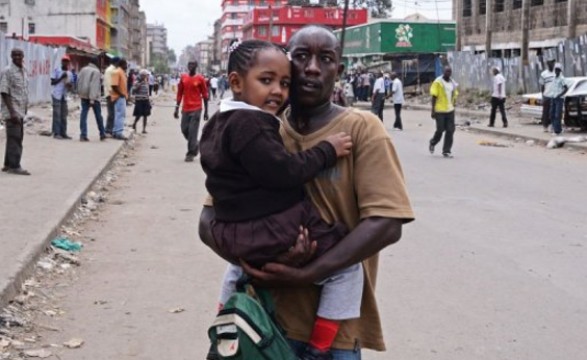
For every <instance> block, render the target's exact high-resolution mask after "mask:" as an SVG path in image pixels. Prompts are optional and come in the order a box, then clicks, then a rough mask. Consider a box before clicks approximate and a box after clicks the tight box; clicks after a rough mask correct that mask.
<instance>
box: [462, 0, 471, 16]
mask: <svg viewBox="0 0 587 360" xmlns="http://www.w3.org/2000/svg"><path fill="white" fill-rule="evenodd" d="M472 8H473V4H472V2H471V0H463V16H464V17H467V16H471V15H473V11H472V10H473V9H472Z"/></svg>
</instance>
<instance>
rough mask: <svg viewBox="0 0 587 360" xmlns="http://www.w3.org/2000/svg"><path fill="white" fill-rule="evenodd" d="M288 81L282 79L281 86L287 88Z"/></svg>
mask: <svg viewBox="0 0 587 360" xmlns="http://www.w3.org/2000/svg"><path fill="white" fill-rule="evenodd" d="M289 85H290V82H289V81H282V82H281V86H282V87H284V88H289Z"/></svg>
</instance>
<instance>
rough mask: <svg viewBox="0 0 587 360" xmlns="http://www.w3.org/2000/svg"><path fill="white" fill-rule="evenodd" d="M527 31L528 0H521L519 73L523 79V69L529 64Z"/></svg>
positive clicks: (528, 27) (528, 19) (525, 89)
mask: <svg viewBox="0 0 587 360" xmlns="http://www.w3.org/2000/svg"><path fill="white" fill-rule="evenodd" d="M529 33H530V0H522V51H521V55H522V62H521V64H520V66H521V67H522V69H521V70H522V71H521V73H522V75H523V78H524V79H525V78H526V73H525V69H526V68H527V66H528V65H530V62H529V59H528V47H529V43H530V39H529ZM523 83H524V91H527V88H526V82H525V81H523Z"/></svg>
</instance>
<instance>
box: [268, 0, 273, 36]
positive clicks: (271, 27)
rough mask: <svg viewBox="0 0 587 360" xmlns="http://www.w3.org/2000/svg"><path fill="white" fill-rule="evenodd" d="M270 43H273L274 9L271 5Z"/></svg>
mask: <svg viewBox="0 0 587 360" xmlns="http://www.w3.org/2000/svg"><path fill="white" fill-rule="evenodd" d="M269 42H273V8H272V7H271V4H269Z"/></svg>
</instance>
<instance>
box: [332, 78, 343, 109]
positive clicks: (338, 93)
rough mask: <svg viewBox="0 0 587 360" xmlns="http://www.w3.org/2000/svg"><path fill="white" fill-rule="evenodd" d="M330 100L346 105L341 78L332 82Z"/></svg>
mask: <svg viewBox="0 0 587 360" xmlns="http://www.w3.org/2000/svg"><path fill="white" fill-rule="evenodd" d="M330 101H332V102H333V103H334V104H336V105H339V106H345V107H346V106H347V103H346V97H345V95H344V89H343V87H342V83H341V80H337V81H336V82H335V83H334V89H333V90H332V98H331V99H330Z"/></svg>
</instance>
